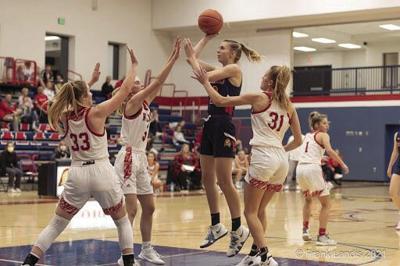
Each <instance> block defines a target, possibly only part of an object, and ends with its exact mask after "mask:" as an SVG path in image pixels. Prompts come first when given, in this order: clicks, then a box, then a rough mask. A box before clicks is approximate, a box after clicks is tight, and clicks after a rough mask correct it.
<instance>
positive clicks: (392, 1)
mask: <svg viewBox="0 0 400 266" xmlns="http://www.w3.org/2000/svg"><path fill="white" fill-rule="evenodd" d="M152 2H153V14H154V15H153V20H152V21H153V28H154V29H168V28H180V27H189V26H195V25H197V17H198V15H199V14H200V13H201V12H202V11H203V10H205V9H208V8H212V9H216V10H219V11H220V12H221V14H222V15H223V17H224V21H225V22H243V21H247V22H249V21H260V20H267V19H269V20H271V19H283V18H291V17H296V19H294V20H293V21H292V23H298V24H300V23H302V20H304V19H306V17H312V16H319V15H321V16H320V17H319V19H318V20H317V21H314V25H315V23H319V24H323V23H326V22H328V21H329V22H330V23H333V22H334V20H332V19H333V16H334V15H336V18H335V19H337V21H336V22H339V21H340V22H343V21H348V22H351V21H355V20H360V19H367V16H371V15H372V14H373V15H374V16H373V17H371V19H376V20H378V19H383V18H385V17H386V18H389V17H392V18H393V17H395V16H396V13H391V14H390V16H389V14H388V13H387V14H383V13H382V12H377V9H385V8H399V1H398V0H364V1H357V0H280V1H275V0H247V1H244V0H201V1H199V0H168V1H166V0H152ZM374 9H375V10H374ZM354 12H363V13H362V15H361V14H359V13H354ZM172 14H173V15H172ZM355 15H360V17H358V16H355ZM397 17H398V14H397ZM310 23H313V22H312V21H310ZM267 26H268V25H267ZM297 26H298V25H297ZM277 27H279V24H277ZM280 27H282V25H280Z"/></svg>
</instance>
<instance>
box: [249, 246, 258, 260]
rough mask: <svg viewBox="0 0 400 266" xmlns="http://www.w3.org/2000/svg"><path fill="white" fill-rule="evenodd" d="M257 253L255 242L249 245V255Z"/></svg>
mask: <svg viewBox="0 0 400 266" xmlns="http://www.w3.org/2000/svg"><path fill="white" fill-rule="evenodd" d="M257 253H258V247H257V245H256V244H254V243H253V245H251V250H250V253H249V256H251V257H254V256H255V255H257Z"/></svg>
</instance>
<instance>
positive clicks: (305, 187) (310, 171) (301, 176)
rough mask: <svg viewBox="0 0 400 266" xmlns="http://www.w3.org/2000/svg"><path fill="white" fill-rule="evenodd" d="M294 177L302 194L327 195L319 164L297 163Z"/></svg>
mask: <svg viewBox="0 0 400 266" xmlns="http://www.w3.org/2000/svg"><path fill="white" fill-rule="evenodd" d="M296 179H297V182H298V183H299V186H300V188H301V190H302V191H303V194H304V196H306V197H309V196H319V197H323V196H327V195H329V190H328V188H327V185H326V182H325V180H324V177H323V173H322V168H321V165H319V164H313V163H308V164H300V163H299V164H298V165H297V169H296Z"/></svg>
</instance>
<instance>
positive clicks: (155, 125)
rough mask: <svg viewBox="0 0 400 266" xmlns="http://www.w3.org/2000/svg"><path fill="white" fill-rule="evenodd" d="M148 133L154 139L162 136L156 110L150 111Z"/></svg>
mask: <svg viewBox="0 0 400 266" xmlns="http://www.w3.org/2000/svg"><path fill="white" fill-rule="evenodd" d="M149 132H150V134H151V135H152V136H154V137H159V136H161V135H162V128H161V125H160V120H159V117H158V111H157V109H153V110H151V122H150V127H149Z"/></svg>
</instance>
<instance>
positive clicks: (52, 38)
mask: <svg viewBox="0 0 400 266" xmlns="http://www.w3.org/2000/svg"><path fill="white" fill-rule="evenodd" d="M60 39H61V38H60V37H58V36H46V37H44V40H45V41H58V40H60Z"/></svg>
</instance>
